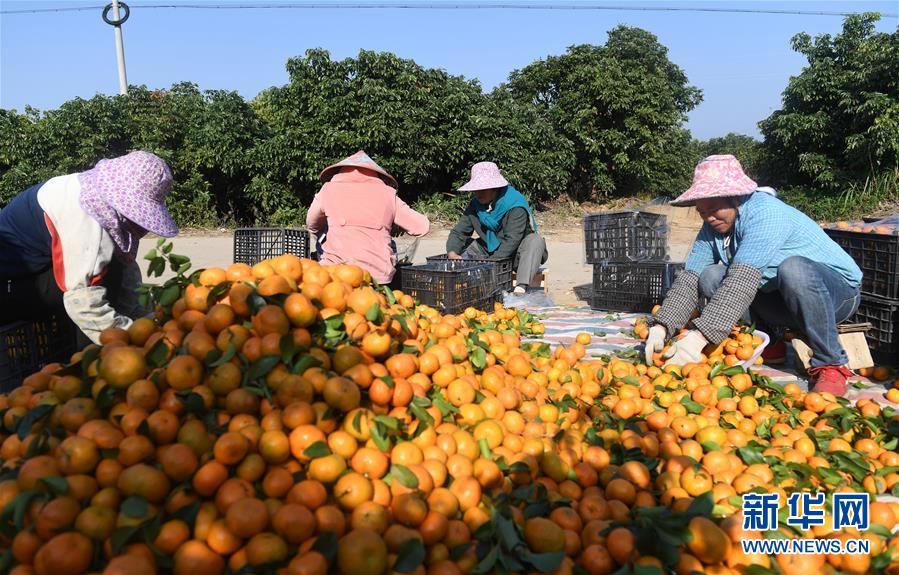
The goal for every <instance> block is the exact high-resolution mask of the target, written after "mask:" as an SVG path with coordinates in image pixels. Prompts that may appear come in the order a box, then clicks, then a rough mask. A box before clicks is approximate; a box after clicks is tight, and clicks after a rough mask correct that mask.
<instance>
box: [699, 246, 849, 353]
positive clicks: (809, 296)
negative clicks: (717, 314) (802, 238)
mask: <svg viewBox="0 0 899 575" xmlns="http://www.w3.org/2000/svg"><path fill="white" fill-rule="evenodd" d="M726 274H727V268H726V267H724V266H723V265H721V264H716V265H712V266H709V267H707V268H706V269H705V270H703V272H702V275H701V276H700V278H699V293H700V295H701V296H702V297H704V298H711V297H712V295H714V293H715V292H716V291H717V290H718V287H719V286H720V285H721V282H722V281H723V280H724V276H725V275H726ZM770 286H773V288H774V289H770ZM766 288H768V289H770V291H761V290H759V292H758V293H757V294H756V296H755V300H753V302H752V305H750V306H749V310H748V311H747V313H746V315H744V317H743V321H744V322H746V323H753V322H755V324H756V325H764V326H768V327H772V328H777V327H788V328H790V329H794V330H798V331H800V332H802V333H803V335H804V338H805V339H804V341H805V342H806V343H807V344H808V346H809V347H810V348H811V350H812V353H813V356H812V359H811V366H812V367H817V366H821V365H844V364H846V363H847V362H848V361H849V358H848V357H847V356H846V351H845V350H844V349H843V346H841V345H840V340H839V334H838V333H837V324H838V323H841V322H844V321H846V320H847V319H849V318H850V317H852V315H853V314H854V313H855V312H856V310H857V309H858V304H859V302H860V301H861V294H860V292H859V288H854V287H852V286H850V285H849V282H847V281H846V280H845V279H844V278H843V276H841V275H840V274H839V273H838V272H837V271H835V270H833V269H832V268H829V267H828V266H826V265H824V264H822V263H818V262H815V261H812V260H810V259H808V258H804V257H801V256H793V257H789V258H787V259H785V260H784V261H783V262H781V264H780V265H779V266H778V267H777V276H776V277H775V278H773V279H772V280H771V281H770V282H769V283H768V284H767V285H766Z"/></svg>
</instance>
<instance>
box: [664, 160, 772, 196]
mask: <svg viewBox="0 0 899 575" xmlns="http://www.w3.org/2000/svg"><path fill="white" fill-rule="evenodd" d="M757 189H758V184H756V183H755V181H754V180H753V179H752V178H750V177H749V176H747V175H746V174H745V173H744V172H743V166H741V165H740V162H739V160H737V158H735V157H734V156H731V155H729V154H722V155H717V156H709V157H707V158H706V159H704V160H702V161H701V162H699V164H697V166H696V170H694V172H693V185H692V186H690V189H688V190H687V191H686V192H684V193H683V194H681V195H680V196H678V197H677V198H675V199H674V200H672V201H671V205H672V206H693V205H696V201H697V200H705V199H709V198H728V197H736V196H748V195H749V194H751V193H753V192H755V191H756V190H757Z"/></svg>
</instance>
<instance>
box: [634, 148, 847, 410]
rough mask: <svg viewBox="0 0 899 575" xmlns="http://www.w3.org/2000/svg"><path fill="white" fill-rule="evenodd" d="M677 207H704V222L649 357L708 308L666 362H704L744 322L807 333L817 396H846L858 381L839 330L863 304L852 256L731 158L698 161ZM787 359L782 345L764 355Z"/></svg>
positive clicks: (657, 328) (651, 341)
mask: <svg viewBox="0 0 899 575" xmlns="http://www.w3.org/2000/svg"><path fill="white" fill-rule="evenodd" d="M671 204H672V205H675V206H696V209H697V211H698V212H699V214H700V215H701V216H702V218H703V220H704V221H705V223H704V225H703V226H702V229H701V230H700V232H699V235H697V237H696V241H695V243H694V244H693V249H692V251H691V252H690V256H689V257H688V258H687V262H686V265H685V270H684V273H682V274H680V276H678V278H677V280H676V281H675V282H674V285H673V286H672V287H671V290H670V291H669V292H668V295H667V297H666V298H665V301H664V303H663V305H662V307H661V309H660V310H659V311H658V313H657V315H656V321H657V324H656V325H655V326H654V327H653V328H652V329H651V330H650V334H649V337H648V339H647V342H646V357H647V359H651V357H652V353H654V352H656V351H658V350H660V349H661V348H662V347H663V345H664V342H665V339H666V337H670V336H673V335H674V334H676V333H677V332H678V331H679V330H680V329H681V328H683V327H684V326H685V325H686V324H687V322H688V321H689V319H690V316H691V315H692V314H693V311H694V309H696V307H697V305H698V304H701V303H704V305H702V312H701V314H700V316H699V317H698V318H696V319H694V320H693V329H692V330H691V331H689V332H688V333H687V335H686V336H685V337H684V338H683V339H681V340H679V341H677V342H676V343H675V344H673V345H672V346H671V348H670V349H669V351H668V352H667V354H666V356H667V361H668V363H673V364H678V365H682V364H684V363H687V362H691V361H697V360H698V359H699V356H700V354H701V353H702V350H703V348H704V347H705V346H706V345H707V344H709V343H712V344H715V345H717V344H719V343H721V342H722V341H723V340H724V339H726V338H727V337H728V335H729V334H730V330H731V327H732V326H733V325H734V323H736V322H737V321H738V320H740V319H743V320H744V321H745V322H746V323H752V322H754V323H756V324H762V325H765V326H768V327H769V328H785V327H787V328H791V329H795V330H798V331H801V332H802V333H803V334H804V335H805V338H806V341H807V342H808V344H809V347H810V348H811V349H812V352H813V356H812V359H811V368H810V369H809V375H811V377H812V378H813V379H814V382H815V390H816V391H828V392H830V393H833V394H834V395H842V394H843V393H845V392H846V389H847V379H848V377H849V376H851V375H852V374H851V372H850V371H849V370H848V369H847V368H846V367H845V366H846V363H847V362H848V358H847V357H846V352H845V351H844V350H843V348H842V346H841V345H840V342H839V339H838V334H837V324H838V323H840V322H842V321H845V320H846V319H848V318H849V317H851V316H852V315H853V314H854V313H855V311H856V309H857V308H858V304H859V301H860V299H861V298H860V292H859V286H860V284H861V278H862V272H861V270H860V269H859V267H858V266H857V265H856V264H855V262H854V261H853V260H852V258H851V257H850V256H849V255H848V254H847V253H846V252H845V251H843V249H842V248H840V246H838V245H837V244H836V243H835V242H834V241H833V240H831V239H830V238H829V237H828V236H827V234H825V233H824V231H823V230H822V229H821V227H820V226H819V225H818V224H817V223H815V222H814V221H813V220H812V219H811V218H809V217H808V216H806V215H805V214H803V213H802V212H800V211H799V210H797V209H795V208H793V207H792V206H789V205H787V204H785V203H784V202H782V201H780V200H779V199H777V197H775V195H774V191H773V190H771V189H770V188H759V187H758V186H757V185H756V183H755V182H754V181H753V180H752V179H750V178H749V177H748V176H746V174H745V173H743V169H742V167H741V166H740V163H739V162H738V161H737V159H736V158H735V157H733V156H730V155H718V156H709V157H708V158H706V159H704V160H703V161H702V162H700V163H699V165H698V166H697V167H696V171H695V174H694V177H693V185H692V186H691V187H690V189H689V190H687V191H686V192H684V193H683V194H682V195H681V196H680V197H678V198H677V199H676V200H674V201H673V202H671ZM785 355H786V346H785V344H784V342H783V341H782V340H780V339H778V340H777V341H775V342H773V344H772V345H770V346H769V347H768V348H766V349H765V351H764V353H763V357H765V359H766V361H768V362H769V363H778V362H783V361H784V359H785Z"/></svg>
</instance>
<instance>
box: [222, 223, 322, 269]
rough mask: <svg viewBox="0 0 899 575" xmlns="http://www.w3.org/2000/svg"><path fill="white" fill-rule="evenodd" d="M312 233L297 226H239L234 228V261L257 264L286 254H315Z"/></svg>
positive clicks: (306, 255) (301, 256)
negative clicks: (313, 252) (296, 227)
mask: <svg viewBox="0 0 899 575" xmlns="http://www.w3.org/2000/svg"><path fill="white" fill-rule="evenodd" d="M311 251H312V234H310V233H309V231H308V230H303V229H295V228H238V229H236V230H234V262H235V263H242V264H248V265H251V266H253V265H256V264H258V263H259V262H261V261H263V260H267V259H271V258H275V257H278V256H281V255H284V254H293V255H295V256H297V257H299V258H308V257H310V256H313V255H314V254H312V253H311Z"/></svg>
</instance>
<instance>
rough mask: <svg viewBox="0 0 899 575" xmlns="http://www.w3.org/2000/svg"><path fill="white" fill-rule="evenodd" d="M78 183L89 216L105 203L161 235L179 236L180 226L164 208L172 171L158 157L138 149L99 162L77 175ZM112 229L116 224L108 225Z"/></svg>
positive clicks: (169, 189) (170, 187) (144, 227)
mask: <svg viewBox="0 0 899 575" xmlns="http://www.w3.org/2000/svg"><path fill="white" fill-rule="evenodd" d="M78 181H79V182H80V183H81V198H80V201H81V203H82V206H83V207H84V206H85V205H86V206H87V208H88V213H92V214H93V213H96V212H97V211H98V209H100V208H102V206H101V204H105V205H106V206H108V207H110V208H112V209H114V210H115V211H116V212H117V213H118V214H119V215H121V216H123V217H125V218H127V219H129V220H131V221H132V222H134V223H135V224H137V225H139V226H140V227H142V228H143V229H145V230H147V231H150V232H153V233H154V234H156V235H158V236H163V237H166V238H171V237H173V236H175V235H176V234H177V233H178V226H177V224H175V220H174V219H173V218H172V215H171V214H170V213H169V210H168V208H166V205H165V199H166V196H168V194H169V191H171V189H172V171H171V170H170V169H169V167H168V165H167V164H166V163H165V161H164V160H163V159H162V158H160V157H159V156H157V155H156V154H152V153H150V152H145V151H142V150H137V151H134V152H131V153H129V154H126V155H124V156H119V157H118V158H112V159H104V160H100V161H99V162H97V165H96V166H94V167H93V168H91V169H90V170H87V171H86V172H81V173H80V174H78ZM106 219H109V218H108V217H107V218H106ZM101 225H103V222H101ZM112 227H115V223H114V222H111V221H110V222H107V228H112Z"/></svg>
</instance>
